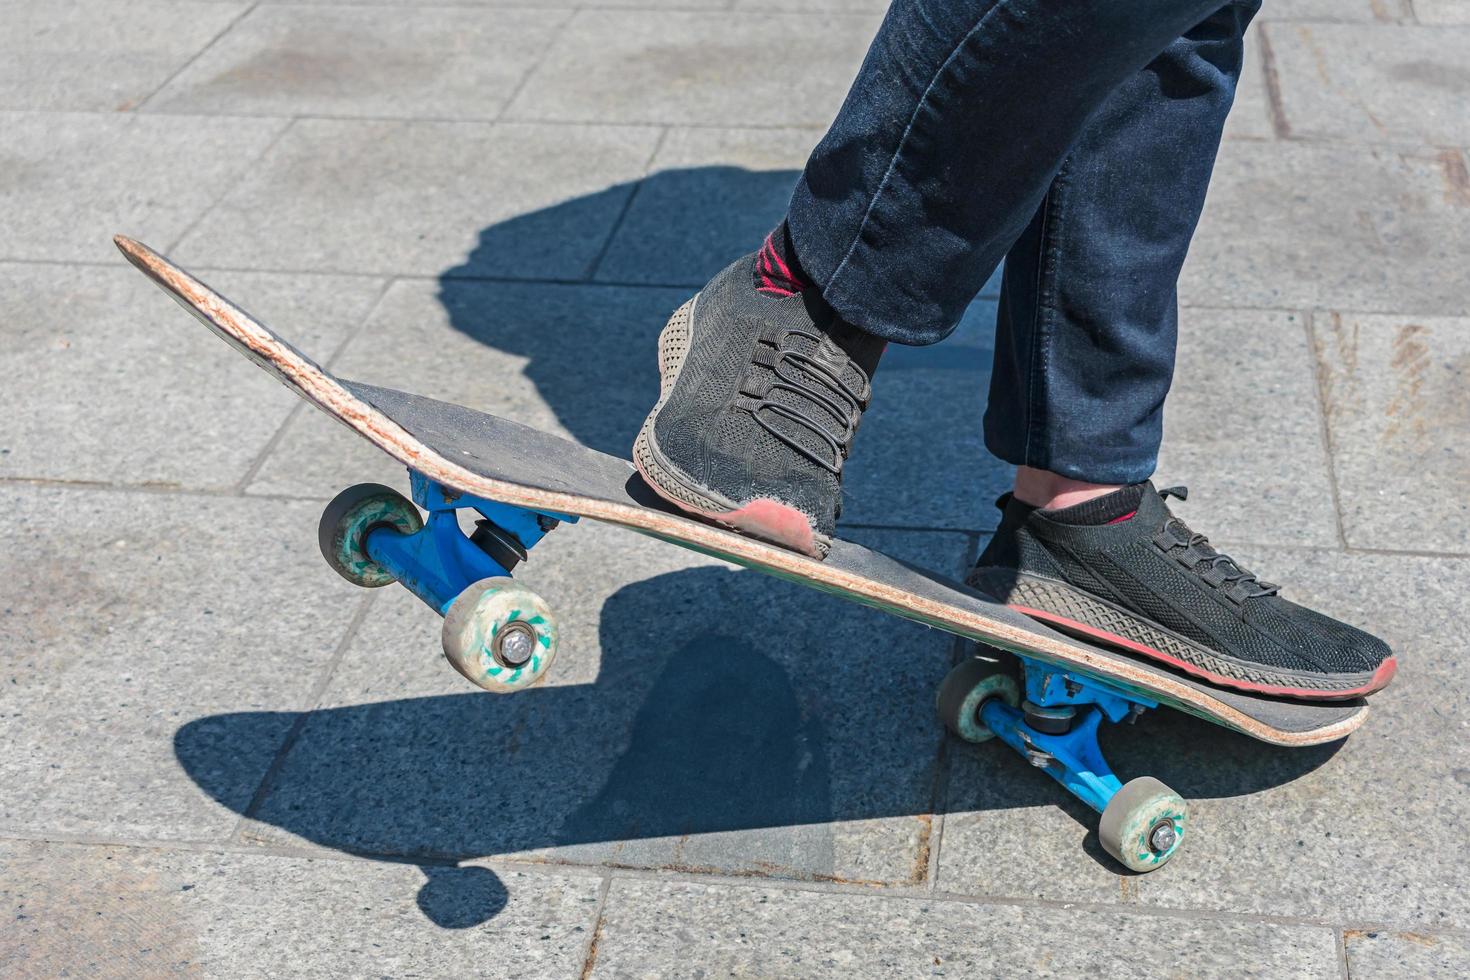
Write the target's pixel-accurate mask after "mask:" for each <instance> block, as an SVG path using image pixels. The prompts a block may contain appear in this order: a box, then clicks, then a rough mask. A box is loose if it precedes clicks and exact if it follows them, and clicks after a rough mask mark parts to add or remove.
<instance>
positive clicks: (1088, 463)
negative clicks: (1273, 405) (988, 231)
mask: <svg viewBox="0 0 1470 980" xmlns="http://www.w3.org/2000/svg"><path fill="white" fill-rule="evenodd" d="M1259 5H1260V0H1240V2H1236V3H1231V4H1229V5H1227V6H1224V7H1221V9H1219V10H1218V11H1215V12H1214V13H1212V14H1211V15H1210V16H1209V17H1207V18H1205V19H1204V20H1203V21H1202V22H1200V23H1199V24H1198V25H1196V26H1194V27H1193V28H1191V29H1190V30H1188V31H1186V32H1185V33H1184V34H1183V35H1182V36H1181V37H1180V38H1178V39H1177V40H1176V41H1174V42H1173V43H1172V44H1170V45H1169V46H1168V48H1167V49H1165V51H1164V52H1163V53H1162V54H1161V55H1160V56H1159V57H1157V58H1155V59H1154V60H1153V61H1152V62H1150V63H1149V65H1148V66H1147V67H1146V68H1145V69H1144V70H1143V71H1141V72H1138V73H1136V74H1135V75H1133V76H1132V77H1130V78H1128V79H1127V80H1126V81H1124V82H1123V83H1122V84H1121V85H1119V86H1118V87H1117V88H1116V89H1114V91H1113V92H1112V94H1111V95H1110V96H1109V97H1108V99H1107V101H1106V102H1104V103H1103V105H1102V106H1101V107H1100V108H1099V110H1098V111H1097V113H1096V114H1095V115H1094V116H1093V117H1092V119H1091V121H1090V122H1089V123H1088V125H1087V127H1086V128H1085V129H1084V130H1083V132H1082V134H1081V136H1080V138H1079V139H1078V140H1077V142H1076V143H1075V144H1074V145H1073V147H1072V150H1071V152H1070V153H1069V154H1068V156H1067V159H1066V160H1065V161H1064V162H1063V163H1062V165H1061V168H1060V170H1059V171H1058V173H1057V176H1056V178H1055V179H1054V180H1053V181H1052V183H1051V187H1050V189H1049V190H1048V191H1047V194H1046V197H1045V198H1044V200H1043V201H1042V203H1041V206H1040V207H1039V208H1038V209H1037V210H1036V213H1035V214H1034V215H1033V216H1032V218H1031V222H1030V224H1029V225H1027V227H1026V229H1025V231H1024V232H1023V233H1022V234H1021V236H1020V237H1019V238H1018V239H1016V241H1015V243H1014V244H1013V245H1012V246H1011V248H1010V251H1009V252H1008V253H1007V255H1006V265H1005V272H1004V278H1003V281H1002V288H1001V299H1000V307H999V311H998V313H997V317H996V350H995V366H994V371H993V372H992V374H991V379H990V401H989V407H988V408H987V410H986V414H985V441H986V445H987V447H988V448H989V449H990V451H991V452H992V453H994V454H995V455H996V456H998V457H1000V458H1001V459H1003V460H1005V461H1006V462H1008V463H1011V464H1013V465H1015V466H1017V467H1019V468H1020V470H1019V472H1018V474H1017V477H1018V484H1017V488H1016V489H1017V494H1018V496H1020V497H1021V499H1023V500H1025V501H1026V502H1027V503H1032V504H1037V505H1040V506H1048V505H1052V504H1055V505H1057V506H1066V505H1068V504H1073V503H1078V502H1080V501H1081V500H1082V499H1085V496H1086V495H1087V493H1088V492H1089V488H1096V487H1098V486H1099V485H1101V486H1109V487H1110V488H1111V487H1117V486H1121V485H1125V484H1129V483H1137V482H1140V481H1142V480H1146V479H1148V477H1149V476H1151V475H1152V474H1153V471H1154V465H1155V463H1156V462H1157V459H1158V450H1159V442H1160V440H1161V438H1162V435H1163V407H1164V397H1165V395H1167V394H1168V391H1169V384H1170V381H1171V380H1172V378H1173V373H1174V347H1175V340H1176V336H1177V328H1178V318H1177V311H1176V295H1177V294H1176V288H1175V287H1176V282H1177V280H1178V277H1179V270H1180V268H1181V267H1182V266H1183V264H1184V257H1185V253H1186V251H1187V250H1188V248H1189V242H1190V238H1191V237H1192V236H1193V234H1194V229H1195V225H1196V223H1197V222H1198V220H1199V216H1200V211H1201V209H1202V208H1203V207H1204V201H1205V191H1206V189H1207V188H1208V187H1209V183H1210V174H1211V171H1212V170H1213V169H1214V163H1215V153H1216V150H1217V149H1218V148H1219V144H1220V134H1221V131H1222V129H1223V127H1224V124H1225V117H1226V115H1227V114H1228V113H1229V111H1230V106H1231V102H1232V101H1233V99H1234V95H1235V86H1236V82H1237V81H1238V79H1239V77H1240V70H1241V64H1242V59H1243V56H1244V43H1243V38H1244V34H1245V30H1246V26H1247V25H1248V24H1249V23H1250V20H1251V17H1252V15H1253V14H1254V13H1255V11H1256V9H1257V8H1258V7H1259ZM1059 494H1064V495H1065V496H1063V497H1062V498H1061V499H1053V498H1054V497H1056V496H1057V495H1059Z"/></svg>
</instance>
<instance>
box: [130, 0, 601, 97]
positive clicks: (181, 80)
mask: <svg viewBox="0 0 1470 980" xmlns="http://www.w3.org/2000/svg"><path fill="white" fill-rule="evenodd" d="M571 14H572V11H570V10H565V9H563V10H557V9H550V10H491V9H485V10H478V9H475V8H472V7H463V6H460V7H424V8H422V9H418V10H415V11H413V12H412V15H411V16H405V11H404V10H403V9H402V8H397V7H376V6H363V7H356V8H337V7H319V8H314V7H296V6H290V7H273V6H263V7H256V8H255V9H253V10H252V11H251V12H250V13H249V14H248V15H247V16H246V17H244V18H243V19H241V21H240V22H239V23H238V24H236V25H235V26H234V27H233V28H232V29H231V30H230V32H229V33H228V34H226V35H225V36H224V37H223V38H221V39H220V40H219V41H218V42H217V43H215V44H214V45H212V46H211V47H210V48H209V50H208V51H206V52H205V53H204V54H203V55H201V56H200V57H199V58H198V59H197V60H196V61H194V62H193V63H192V64H190V65H189V66H188V68H186V69H184V70H183V71H182V72H180V73H179V74H178V75H177V76H176V77H175V78H173V79H172V80H171V81H170V82H169V83H168V85H167V86H165V87H164V88H163V90H162V91H160V92H159V93H158V94H157V95H156V96H154V97H153V98H152V99H150V100H149V103H148V111H150V112H152V111H161V112H186V113H200V114H213V113H230V114H234V115H266V116H270V115H275V116H284V115H301V114H307V115H313V114H316V115H332V116H375V117H384V116H387V117H409V118H420V119H424V118H429V119H435V118H437V119H457V120H467V119H494V118H495V117H496V116H497V115H498V114H499V112H500V110H501V109H502V108H503V107H504V106H505V104H506V103H507V102H508V101H509V100H510V98H511V96H512V95H513V94H514V93H515V91H516V89H517V88H518V87H519V85H520V83H521V81H522V79H523V78H524V77H525V75H526V73H527V72H528V71H530V69H531V68H532V66H534V65H535V64H536V62H537V60H538V59H539V58H540V56H541V54H542V52H543V51H544V50H545V49H546V47H547V46H548V45H549V44H550V43H551V41H552V39H553V38H554V37H555V36H556V34H557V32H558V30H559V29H560V28H561V26H562V24H564V23H565V22H566V21H567V19H568V18H570V17H571Z"/></svg>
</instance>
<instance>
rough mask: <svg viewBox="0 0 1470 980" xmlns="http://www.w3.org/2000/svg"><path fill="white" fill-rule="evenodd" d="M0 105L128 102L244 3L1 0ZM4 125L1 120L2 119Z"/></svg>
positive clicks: (106, 107) (142, 95)
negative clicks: (21, 0) (33, 0)
mask: <svg viewBox="0 0 1470 980" xmlns="http://www.w3.org/2000/svg"><path fill="white" fill-rule="evenodd" d="M4 6H5V9H4V15H3V16H4V19H5V30H4V32H3V33H0V108H4V109H96V110H100V111H119V112H122V111H126V110H128V109H132V108H135V107H136V106H138V105H139V104H140V103H142V102H143V101H144V100H145V99H146V98H148V96H149V95H150V94H152V93H153V92H154V91H155V90H156V89H157V88H158V87H159V86H160V85H162V84H163V83H164V82H166V81H168V79H169V77H170V76H171V75H172V74H173V73H174V72H176V71H178V70H179V69H180V68H182V67H184V65H185V64H187V63H188V61H189V59H190V58H192V57H194V55H195V54H197V53H198V52H199V51H200V50H201V49H202V48H204V47H205V46H206V45H207V44H208V43H209V42H210V41H211V40H212V39H213V38H214V37H215V35H217V34H219V33H220V32H222V31H224V30H225V28H227V27H229V26H230V24H231V23H232V22H233V21H234V20H235V19H236V18H237V17H239V16H240V15H241V14H242V13H244V12H245V10H246V9H247V8H248V6H249V5H248V4H245V3H233V2H232V3H184V2H163V3H150V2H137V0H134V2H130V3H126V4H118V3H109V2H106V0H100V2H96V0H94V2H86V0H84V2H81V3H76V2H50V3H40V4H33V3H16V2H7V3H6V4H5V5H4ZM7 128H8V127H7Z"/></svg>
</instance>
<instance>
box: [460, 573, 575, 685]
mask: <svg viewBox="0 0 1470 980" xmlns="http://www.w3.org/2000/svg"><path fill="white" fill-rule="evenodd" d="M556 636H557V630H556V618H555V617H554V616H553V615H552V614H551V607H550V606H548V605H547V604H546V602H545V601H544V600H543V599H542V598H541V597H540V596H539V595H537V594H536V593H534V592H532V591H531V590H530V589H528V588H526V587H525V586H524V585H522V584H521V583H519V582H517V581H516V580H514V579H510V578H487V579H481V580H480V581H478V582H476V583H474V584H473V585H470V586H468V587H466V588H465V590H464V591H463V592H461V593H460V594H459V597H458V598H456V599H455V600H454V602H453V604H451V605H450V607H449V613H448V615H446V616H445V617H444V656H445V657H447V658H449V662H450V664H452V665H453V666H454V669H455V670H457V671H459V672H460V673H461V674H463V675H464V676H465V677H466V678H468V679H469V681H470V683H472V684H476V685H478V686H480V687H483V688H484V689H485V690H487V691H491V692H493V693H495V694H510V693H511V692H512V691H521V690H524V689H526V688H528V687H530V686H531V685H533V684H535V683H536V682H537V681H539V680H541V678H542V677H544V676H546V671H547V669H548V668H549V667H550V666H551V661H552V660H554V659H555V658H556Z"/></svg>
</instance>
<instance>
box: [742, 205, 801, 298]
mask: <svg viewBox="0 0 1470 980" xmlns="http://www.w3.org/2000/svg"><path fill="white" fill-rule="evenodd" d="M810 285H811V283H810V282H808V281H807V278H806V273H805V272H803V271H802V269H801V263H800V262H798V261H797V260H796V248H795V247H794V246H793V245H792V244H791V232H790V231H788V230H787V228H786V222H785V221H784V220H783V221H782V222H781V224H780V225H778V226H777V227H776V229H775V230H774V231H772V232H771V233H770V234H769V235H767V236H766V240H765V243H764V244H762V245H761V248H760V251H759V252H757V253H756V257H755V289H756V292H759V293H765V294H766V295H767V296H795V295H796V294H797V293H800V292H802V291H803V290H805V289H806V288H807V287H808V286H810Z"/></svg>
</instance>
